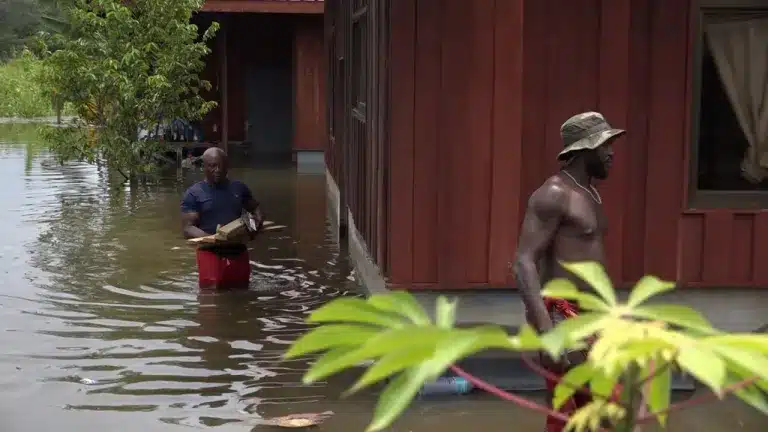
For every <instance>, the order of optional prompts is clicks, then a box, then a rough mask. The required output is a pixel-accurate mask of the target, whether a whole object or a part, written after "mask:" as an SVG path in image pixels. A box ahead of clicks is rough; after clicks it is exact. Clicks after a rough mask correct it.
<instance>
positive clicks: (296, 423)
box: [264, 411, 333, 428]
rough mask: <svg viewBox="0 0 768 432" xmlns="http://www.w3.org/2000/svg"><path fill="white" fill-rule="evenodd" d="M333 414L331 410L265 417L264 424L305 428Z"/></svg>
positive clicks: (315, 424)
mask: <svg viewBox="0 0 768 432" xmlns="http://www.w3.org/2000/svg"><path fill="white" fill-rule="evenodd" d="M332 415H333V411H325V412H321V413H306V414H290V415H287V416H282V417H274V418H271V419H266V420H265V421H264V424H265V425H269V426H278V427H284V428H305V427H310V426H317V425H319V424H321V423H322V422H324V421H325V420H327V419H328V418H329V417H331V416H332Z"/></svg>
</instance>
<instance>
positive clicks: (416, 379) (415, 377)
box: [367, 328, 506, 431]
mask: <svg viewBox="0 0 768 432" xmlns="http://www.w3.org/2000/svg"><path fill="white" fill-rule="evenodd" d="M496 330H500V329H496ZM502 333H503V332H502ZM500 336H503V335H500V334H499V332H497V331H495V330H492V329H490V328H481V329H471V330H463V329H462V330H454V331H452V332H450V333H448V335H447V336H446V337H444V338H443V339H442V340H441V341H440V342H439V343H438V345H437V346H436V349H435V352H434V354H433V356H432V357H431V358H430V359H429V360H428V361H426V362H424V363H422V364H420V365H418V366H414V367H412V368H410V369H407V370H406V371H404V372H403V373H401V375H400V376H398V377H397V378H396V379H395V380H394V381H392V382H391V383H390V384H389V385H388V386H387V387H386V388H385V390H384V392H383V393H382V395H381V397H380V398H379V403H378V404H377V406H376V411H375V413H374V418H373V421H372V422H371V425H370V426H369V427H368V429H367V430H368V431H380V430H382V429H384V428H386V427H388V426H390V425H391V424H392V422H393V421H394V420H395V419H396V418H397V417H398V416H399V415H400V414H401V413H402V412H403V411H404V410H405V408H407V407H408V405H409V404H410V403H411V401H412V400H413V398H414V396H416V393H417V392H418V391H419V389H420V388H421V387H422V386H423V385H424V383H425V382H427V381H428V380H432V379H435V378H437V377H438V376H440V375H441V374H442V373H443V372H444V371H445V370H446V369H447V368H448V367H449V366H450V365H452V364H454V363H455V362H456V361H458V360H460V359H462V358H464V357H467V356H468V355H471V354H473V353H475V352H477V351H479V350H481V349H483V348H484V347H486V345H485V343H486V342H488V341H493V340H498V338H499V337H500ZM503 338H504V339H506V336H503Z"/></svg>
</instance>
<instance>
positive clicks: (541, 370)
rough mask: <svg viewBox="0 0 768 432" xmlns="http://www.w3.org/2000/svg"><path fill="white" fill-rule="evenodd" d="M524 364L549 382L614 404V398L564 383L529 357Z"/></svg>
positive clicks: (524, 357) (524, 358) (524, 360)
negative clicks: (563, 385)
mask: <svg viewBox="0 0 768 432" xmlns="http://www.w3.org/2000/svg"><path fill="white" fill-rule="evenodd" d="M523 362H524V363H525V365H526V366H528V367H529V368H530V369H531V370H532V371H534V372H536V373H537V374H539V375H540V376H541V377H542V378H544V379H548V380H550V381H554V382H556V383H562V384H565V386H566V387H569V388H571V389H573V390H575V391H576V392H578V393H581V394H583V395H586V396H589V397H597V398H599V399H603V400H606V401H611V402H614V401H613V397H612V396H605V395H601V394H595V393H593V392H592V391H591V390H589V389H587V388H586V387H583V386H582V387H577V386H575V385H574V384H571V383H569V382H567V381H563V379H562V378H560V377H558V376H557V375H555V374H553V373H552V372H550V371H548V370H546V369H545V368H543V367H541V366H539V365H537V364H536V363H534V362H533V361H532V360H531V359H530V358H529V357H528V356H525V355H524V356H523Z"/></svg>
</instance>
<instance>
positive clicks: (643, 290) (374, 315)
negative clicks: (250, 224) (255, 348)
mask: <svg viewBox="0 0 768 432" xmlns="http://www.w3.org/2000/svg"><path fill="white" fill-rule="evenodd" d="M563 265H564V266H565V268H567V269H568V270H569V271H570V272H572V273H574V274H575V275H576V276H578V277H579V278H580V279H582V280H584V281H585V282H587V283H588V284H590V285H591V286H592V288H593V291H594V294H593V293H588V292H583V291H579V290H578V289H577V288H576V286H575V285H574V284H573V283H572V282H570V281H568V280H566V279H557V280H553V281H551V282H550V283H548V284H547V286H546V287H545V289H544V291H543V295H545V296H551V297H559V298H564V299H568V300H573V301H576V302H578V303H579V305H580V306H581V308H582V310H583V313H582V314H581V315H579V316H576V317H573V318H569V319H567V320H565V321H563V322H561V323H560V324H558V325H557V326H556V327H555V328H553V329H552V330H551V331H550V332H548V333H546V334H543V335H539V334H536V332H535V331H534V330H533V329H532V328H531V327H529V326H527V325H524V326H523V327H522V328H521V329H520V331H519V333H518V334H516V335H510V334H507V332H506V331H504V330H503V329H502V328H500V327H497V326H491V325H489V326H480V327H475V328H455V327H454V318H455V313H456V307H457V303H456V301H449V300H447V299H446V298H444V297H441V298H439V299H438V302H437V306H436V311H435V319H434V321H433V320H432V319H431V318H430V317H429V315H428V314H427V313H426V312H425V311H424V309H423V308H422V307H421V306H420V305H419V304H418V303H417V301H416V300H415V299H414V298H413V297H412V296H411V295H410V294H408V293H406V292H392V293H388V294H384V295H374V296H372V297H370V298H368V299H367V300H365V299H360V298H340V299H336V300H333V301H331V302H330V303H328V304H326V305H325V306H323V307H321V308H319V309H318V310H316V311H314V312H313V313H312V314H311V315H310V316H309V318H308V321H309V322H310V323H316V324H320V325H319V326H317V327H315V328H313V329H312V330H310V331H309V332H308V333H307V334H305V335H303V336H302V337H301V338H299V339H298V340H297V341H296V342H295V343H294V344H293V345H292V346H291V348H290V350H289V351H288V352H287V353H286V354H285V357H286V358H296V357H301V356H305V355H307V354H311V353H319V352H323V354H322V356H320V357H319V358H318V359H317V361H316V362H315V363H314V364H313V365H312V367H311V368H310V369H309V371H308V372H307V373H306V374H305V375H304V382H306V383H311V382H315V381H317V380H321V379H324V378H326V377H328V376H330V375H333V374H336V373H338V372H340V371H342V370H345V369H348V368H351V367H354V366H355V365H357V364H358V363H360V362H361V361H365V360H374V361H375V362H374V363H373V365H372V366H371V367H369V368H368V369H367V370H366V372H365V373H364V374H363V375H362V377H360V379H359V380H358V381H357V382H356V383H355V384H354V386H353V387H352V388H351V389H349V390H348V391H347V392H346V393H345V394H351V393H354V392H356V391H359V390H361V389H363V388H366V387H369V386H371V385H372V384H374V383H377V382H380V381H382V380H384V379H386V378H390V377H392V378H393V379H392V380H391V381H389V383H388V384H387V385H386V387H385V388H384V390H383V392H382V393H381V395H380V397H379V401H378V404H377V406H376V409H375V412H374V416H373V421H372V422H371V424H370V425H369V426H368V431H371V432H372V431H380V430H382V429H384V428H386V427H387V426H389V425H390V424H391V423H392V422H393V421H394V420H395V419H396V418H397V417H398V416H399V415H400V414H401V413H402V412H403V411H404V410H405V409H406V408H407V407H408V405H409V404H410V403H411V401H412V400H413V398H414V396H416V394H417V393H418V391H419V389H420V388H421V387H422V385H423V384H424V383H425V382H427V381H429V380H432V379H436V378H437V377H439V376H440V375H441V374H442V373H444V372H445V371H446V370H447V369H449V368H450V369H452V370H453V371H454V372H456V373H457V374H458V375H460V376H463V377H464V378H466V379H467V380H469V381H470V382H472V383H473V384H475V386H476V387H478V388H480V389H483V390H486V391H488V392H491V393H493V394H495V395H497V396H499V397H501V398H503V399H506V400H509V401H512V402H514V403H517V404H518V405H520V406H523V407H526V408H530V409H533V410H537V411H539V412H542V413H545V414H548V415H554V416H559V417H560V418H561V419H562V420H564V421H567V422H568V423H567V429H568V430H576V431H585V430H591V431H596V430H612V431H619V432H629V431H633V430H635V428H636V427H637V426H638V425H641V424H644V423H648V422H658V423H659V424H660V425H661V426H662V427H663V426H665V425H666V420H667V415H668V413H670V412H671V411H673V410H676V409H679V408H684V407H687V406H691V405H693V404H696V403H700V402H704V401H706V400H711V399H713V398H714V399H717V398H723V397H724V396H725V395H727V394H730V393H732V394H734V395H735V396H737V397H739V398H740V399H742V400H743V401H744V402H746V403H747V404H749V405H751V406H753V407H754V408H756V409H758V410H759V411H761V412H762V413H764V414H768V402H766V398H765V394H766V393H765V392H768V335H764V334H751V333H750V334H730V333H724V332H721V331H718V330H716V329H714V328H713V327H712V326H711V325H710V323H709V322H708V321H707V320H706V319H705V318H704V317H703V316H702V315H701V314H699V313H698V312H697V311H695V310H693V309H691V308H689V307H686V306H679V305H666V304H649V303H648V302H647V301H648V300H649V299H650V298H651V297H653V296H655V295H658V294H660V293H663V292H667V291H670V290H672V289H673V288H674V284H673V283H669V282H664V281H661V280H659V279H658V278H656V277H653V276H645V277H644V278H643V279H641V280H640V281H639V282H638V283H637V285H636V286H635V287H634V289H633V290H632V292H631V294H630V296H629V299H628V301H627V302H626V303H619V301H618V300H617V298H616V293H615V291H614V288H613V286H612V284H611V282H610V280H609V278H608V276H607V274H606V273H605V271H604V269H603V267H602V266H601V265H600V264H597V263H591V262H582V263H564V264H563ZM588 342H589V344H588ZM491 348H493V349H505V350H509V351H516V352H539V351H544V352H546V353H548V354H549V355H550V356H553V357H555V358H556V357H558V356H561V355H562V354H563V353H564V352H565V351H566V350H572V349H585V348H586V349H588V351H589V354H588V356H587V361H586V362H585V363H583V364H581V365H579V366H576V367H575V368H573V369H571V370H570V371H569V372H568V373H567V374H565V376H563V377H562V379H558V385H557V387H556V388H555V396H554V401H553V403H554V406H555V408H556V409H557V408H558V407H559V406H562V404H564V403H565V402H566V401H568V400H569V399H570V398H571V397H572V396H573V395H574V393H575V392H587V393H588V394H590V395H591V396H592V400H593V401H592V402H590V403H589V404H587V405H586V406H584V407H582V408H580V409H578V410H577V411H575V412H574V413H573V414H572V415H571V416H570V417H565V416H564V415H562V414H560V413H557V412H554V411H552V410H550V409H549V408H548V407H545V406H542V405H539V404H536V403H534V402H532V401H529V400H527V399H525V398H522V397H520V396H518V395H514V394H510V393H507V392H504V391H502V390H500V389H498V388H495V387H494V386H492V385H490V384H488V383H485V382H483V381H481V380H479V379H477V378H476V377H474V376H472V375H470V374H467V373H466V372H464V371H463V370H461V369H460V368H458V367H456V366H454V363H456V362H457V361H459V360H461V359H462V358H465V357H467V356H469V355H472V354H474V353H477V352H479V351H483V350H486V349H491ZM528 363H529V365H530V366H531V367H532V368H533V369H534V370H535V371H536V372H538V373H540V374H542V375H543V376H545V377H547V378H555V379H557V378H556V377H554V376H552V375H551V374H549V372H547V371H546V370H544V369H543V368H541V367H539V366H537V365H536V364H535V363H533V362H530V361H528ZM673 371H682V372H685V373H688V374H690V375H692V376H693V377H695V378H696V379H697V380H698V381H700V382H701V383H702V384H703V385H705V386H706V387H708V388H709V389H710V390H711V391H712V394H711V395H705V396H704V397H702V398H698V397H697V398H693V399H691V400H688V401H685V402H683V403H680V404H671V403H670V393H671V376H672V372H673ZM617 385H619V386H620V388H621V389H622V391H621V393H620V396H619V397H617V398H613V397H611V395H612V394H613V389H614V388H615V387H616V386H617Z"/></svg>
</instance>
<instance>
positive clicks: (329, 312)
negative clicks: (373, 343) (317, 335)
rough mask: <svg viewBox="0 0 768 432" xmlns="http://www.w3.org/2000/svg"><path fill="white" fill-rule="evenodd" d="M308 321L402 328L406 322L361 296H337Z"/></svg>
mask: <svg viewBox="0 0 768 432" xmlns="http://www.w3.org/2000/svg"><path fill="white" fill-rule="evenodd" d="M307 322H310V323H328V322H355V323H363V324H373V325H378V326H382V327H390V328H401V327H403V326H405V325H406V322H405V321H404V320H403V319H402V318H401V317H400V316H398V315H396V314H393V313H391V312H388V311H382V310H379V309H377V308H376V307H374V306H372V305H370V304H368V303H367V302H366V301H365V300H363V299H360V298H349V297H345V298H337V299H334V300H331V301H330V302H328V303H327V304H325V305H324V306H322V307H320V308H319V309H317V310H316V311H314V312H312V314H310V316H309V318H308V319H307Z"/></svg>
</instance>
